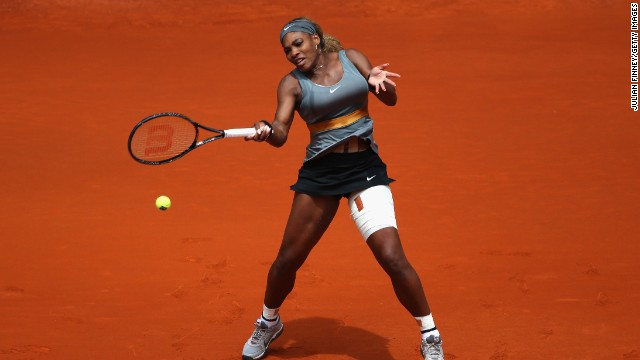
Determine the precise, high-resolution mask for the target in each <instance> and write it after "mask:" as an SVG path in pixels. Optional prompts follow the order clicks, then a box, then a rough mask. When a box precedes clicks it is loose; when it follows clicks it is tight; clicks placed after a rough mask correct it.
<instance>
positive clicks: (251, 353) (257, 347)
mask: <svg viewBox="0 0 640 360" xmlns="http://www.w3.org/2000/svg"><path fill="white" fill-rule="evenodd" d="M283 329H284V325H283V324H282V321H280V317H279V316H278V322H277V323H276V324H275V325H274V326H273V327H268V326H267V324H266V323H265V322H264V321H262V320H261V319H258V321H256V329H255V331H254V332H253V334H251V337H250V338H249V340H247V342H246V343H245V344H244V348H243V349H242V360H256V359H260V358H262V357H263V356H264V355H265V354H266V353H267V349H268V348H269V344H271V342H272V341H273V340H275V339H277V338H278V337H279V336H280V335H281V334H282V330H283Z"/></svg>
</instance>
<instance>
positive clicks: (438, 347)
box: [420, 335, 444, 360]
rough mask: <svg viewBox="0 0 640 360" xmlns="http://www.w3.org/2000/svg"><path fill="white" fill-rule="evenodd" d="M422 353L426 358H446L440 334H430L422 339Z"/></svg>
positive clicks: (431, 359) (429, 359)
mask: <svg viewBox="0 0 640 360" xmlns="http://www.w3.org/2000/svg"><path fill="white" fill-rule="evenodd" d="M420 353H421V354H422V357H424V360H444V350H442V339H441V338H440V336H433V335H431V336H429V337H427V338H426V339H424V340H422V345H420Z"/></svg>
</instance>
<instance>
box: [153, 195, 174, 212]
mask: <svg viewBox="0 0 640 360" xmlns="http://www.w3.org/2000/svg"><path fill="white" fill-rule="evenodd" d="M156 207H157V208H158V209H160V210H163V211H164V210H167V209H168V208H170V207H171V199H169V197H167V196H164V195H162V196H158V198H157V199H156Z"/></svg>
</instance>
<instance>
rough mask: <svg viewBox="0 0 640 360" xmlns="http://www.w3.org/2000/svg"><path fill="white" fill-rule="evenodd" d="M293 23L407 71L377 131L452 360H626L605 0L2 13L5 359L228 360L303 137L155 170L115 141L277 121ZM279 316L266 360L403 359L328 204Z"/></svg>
mask: <svg viewBox="0 0 640 360" xmlns="http://www.w3.org/2000/svg"><path fill="white" fill-rule="evenodd" d="M300 15H307V16H310V17H312V18H314V19H315V20H317V21H318V22H319V23H320V24H321V25H322V26H323V27H324V29H325V31H326V32H327V33H329V34H332V35H334V36H336V37H337V38H339V39H340V40H341V41H342V42H343V44H344V45H345V46H346V47H355V48H358V49H359V50H361V51H363V52H364V53H365V54H367V55H368V57H369V58H370V59H371V61H372V63H374V65H375V64H381V63H384V62H389V63H391V67H390V70H391V71H395V72H398V73H400V74H401V75H402V78H401V79H399V80H398V93H399V102H398V105H397V106H396V107H393V108H386V107H384V106H383V105H381V104H380V103H378V102H374V99H371V104H370V111H371V114H372V117H373V118H374V120H375V121H376V125H375V126H376V139H377V141H378V142H379V144H380V146H381V156H382V158H383V159H384V160H385V162H386V163H387V165H388V166H389V172H390V176H392V177H393V178H395V179H397V180H398V181H397V182H396V183H394V184H393V186H392V189H393V191H394V197H395V202H396V211H397V216H398V221H399V226H400V235H401V238H402V240H403V243H404V246H405V250H406V252H407V253H408V256H409V258H410V260H411V261H412V263H413V265H414V267H415V268H416V269H417V270H418V272H419V273H420V275H421V278H422V281H423V284H424V287H425V289H426V291H427V296H428V298H429V301H430V304H431V306H432V308H433V310H434V316H435V319H436V323H437V324H438V327H439V329H440V331H441V332H442V334H443V335H444V339H445V352H446V354H447V359H491V360H506V359H519V360H520V359H623V360H631V359H640V305H639V304H640V280H639V276H640V266H639V265H638V260H640V249H639V245H638V242H639V240H640V236H639V235H638V234H639V233H640V226H639V221H638V218H639V215H640V214H639V213H640V182H639V177H640V117H639V116H638V114H637V113H635V112H633V110H631V109H630V106H629V104H630V91H629V88H630V75H629V74H630V55H629V54H630V35H629V34H630V25H629V23H630V21H629V18H630V7H629V2H626V1H622V0H620V1H613V0H611V1H604V0H602V1H596V0H584V1H575V0H568V1H560V0H557V1H554V0H540V1H524V0H504V1H473V0H459V1H450V2H447V1H435V0H434V1H424V2H408V1H396V0H390V1H358V2H355V1H354V2H350V1H326V0H316V1H313V2H278V1H276V2H271V1H236V2H225V1H193V0H190V1H180V2H177V1H176V2H174V1H168V0H161V1H151V0H142V1H125V0H113V1H107V0H96V1H88V0H75V1H74V0H51V1H45V0H4V1H2V2H1V3H0V24H1V25H0V44H1V45H2V50H1V53H2V54H1V55H0V68H1V70H0V73H1V76H0V106H1V112H0V113H1V114H2V115H1V116H0V124H1V129H2V131H0V164H1V165H2V167H1V170H0V179H1V183H2V188H1V190H0V191H1V193H0V194H1V195H2V206H1V207H0V218H1V219H2V220H1V221H2V233H1V235H0V239H1V240H0V359H7V360H18V359H211V360H215V359H222V360H227V359H239V358H240V351H241V349H242V345H243V343H244V342H245V341H246V339H247V337H248V336H249V335H250V333H251V331H252V330H253V322H254V321H255V319H256V318H257V316H258V315H259V311H260V309H261V306H262V296H263V292H264V286H265V280H266V274H267V270H268V267H269V265H270V263H271V261H272V260H273V258H274V256H275V254H276V251H277V249H278V246H279V241H280V238H281V235H282V231H283V229H284V225H285V221H286V218H287V215H288V212H289V206H290V203H291V198H292V193H291V191H290V190H289V185H290V184H292V183H293V182H294V181H295V178H296V175H297V170H298V167H299V166H300V164H301V161H302V158H303V155H304V147H305V146H306V144H307V141H308V133H307V130H306V127H305V126H304V123H303V122H302V120H301V119H299V118H296V120H295V121H294V125H293V130H292V133H291V134H290V137H289V142H288V143H287V144H286V145H285V146H284V147H283V148H280V149H274V148H272V147H270V146H267V145H265V144H259V143H253V142H251V143H246V142H244V141H242V140H233V139H232V140H228V141H221V142H218V143H215V144H211V145H207V146H206V147H203V148H201V149H198V150H196V151H195V152H193V153H192V154H189V155H188V156H187V157H185V158H183V159H181V160H179V161H177V162H175V163H172V164H169V165H163V166H156V167H154V166H144V165H141V164H138V163H136V162H134V161H133V160H132V159H131V158H130V157H129V154H128V153H127V149H126V140H127V137H128V135H129V131H130V129H131V128H132V126H133V125H134V124H135V123H136V122H137V121H139V120H140V119H142V118H144V117H145V116H147V115H150V114H152V113H156V112H162V111H177V112H182V113H184V114H187V115H188V116H190V117H192V118H194V119H196V120H198V121H200V122H202V123H204V124H208V125H212V126H215V127H220V128H227V127H245V126H251V125H252V124H253V122H254V121H256V120H258V119H261V118H266V119H269V118H271V117H272V116H273V112H274V110H275V90H276V87H277V84H278V81H279V79H280V78H281V77H282V76H283V75H284V74H285V73H286V72H288V71H289V70H290V69H291V65H290V64H288V63H287V62H286V60H285V58H284V56H283V52H282V49H281V48H280V45H279V43H278V34H279V30H280V27H281V26H282V25H283V24H284V23H285V22H286V21H287V20H289V19H290V18H293V17H296V16H300ZM162 194H164V195H168V196H170V197H171V198H172V200H173V206H172V208H171V209H170V210H168V211H166V212H161V211H158V210H156V208H155V206H154V200H155V198H156V197H157V196H158V195H162ZM281 314H282V316H283V319H284V321H285V332H284V335H283V336H282V337H281V338H280V339H278V341H277V342H275V343H274V344H273V345H272V347H271V349H270V355H269V356H268V359H274V360H275V359H309V360H311V359H314V360H315V359H357V360H364V359H375V360H391V359H403V360H404V359H418V358H419V354H418V349H417V347H418V343H419V339H418V333H417V328H416V325H415V322H414V320H413V318H412V317H411V316H410V315H409V314H408V313H406V312H405V310H404V309H403V308H402V307H401V305H400V304H399V302H398V301H397V300H396V298H395V296H394V294H393V291H392V288H391V285H390V282H389V280H388V278H387V276H386V275H385V274H384V273H383V271H382V270H381V269H380V268H379V267H378V265H377V264H376V263H375V260H374V259H373V256H371V254H370V253H369V250H368V248H367V247H366V245H365V244H364V243H363V241H362V240H361V238H360V236H359V234H358V232H357V230H356V228H355V226H354V225H353V223H352V221H351V219H350V217H349V214H348V210H347V206H346V203H343V204H342V205H341V209H340V210H339V212H338V215H337V216H336V219H335V221H334V223H333V224H332V226H331V227H330V229H329V231H328V232H327V233H326V235H325V237H324V238H323V240H322V241H321V242H320V244H319V245H318V246H317V247H316V249H315V250H314V252H313V253H312V255H311V256H310V258H309V259H308V261H307V263H306V264H305V265H304V266H303V268H302V269H301V270H300V272H299V274H298V281H297V285H296V289H295V290H294V292H293V293H292V295H291V296H290V298H289V299H288V300H287V302H286V303H285V305H284V307H283V309H282V312H281Z"/></svg>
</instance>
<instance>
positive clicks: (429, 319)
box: [415, 314, 440, 340]
mask: <svg viewBox="0 0 640 360" xmlns="http://www.w3.org/2000/svg"><path fill="white" fill-rule="evenodd" d="M415 319H416V322H417V323H418V326H420V334H421V335H422V340H424V339H426V338H428V337H429V336H431V335H433V336H440V332H439V331H438V328H436V323H435V322H434V321H433V315H432V314H429V315H427V316H418V317H416V318H415Z"/></svg>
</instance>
